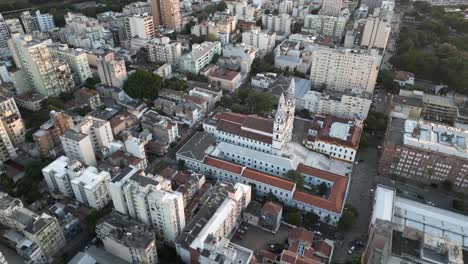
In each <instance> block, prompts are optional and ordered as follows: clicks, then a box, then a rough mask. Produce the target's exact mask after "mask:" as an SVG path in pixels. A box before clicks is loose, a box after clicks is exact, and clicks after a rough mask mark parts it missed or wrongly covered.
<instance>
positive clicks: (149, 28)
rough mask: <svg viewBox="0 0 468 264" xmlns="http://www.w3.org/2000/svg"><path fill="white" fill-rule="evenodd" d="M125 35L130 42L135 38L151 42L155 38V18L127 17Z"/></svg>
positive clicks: (145, 16) (142, 16) (139, 15)
mask: <svg viewBox="0 0 468 264" xmlns="http://www.w3.org/2000/svg"><path fill="white" fill-rule="evenodd" d="M125 33H126V35H127V39H128V40H131V39H134V38H140V39H146V40H149V39H152V38H154V24H153V17H152V16H150V15H148V14H137V15H132V16H126V17H125Z"/></svg>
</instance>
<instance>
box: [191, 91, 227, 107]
mask: <svg viewBox="0 0 468 264" xmlns="http://www.w3.org/2000/svg"><path fill="white" fill-rule="evenodd" d="M189 95H190V96H194V97H198V98H201V99H204V100H205V101H206V102H207V103H208V109H212V108H213V107H214V106H215V104H216V103H217V102H219V101H220V100H221V97H222V96H223V92H222V91H214V90H210V89H204V88H200V87H195V88H193V89H192V90H190V91H189Z"/></svg>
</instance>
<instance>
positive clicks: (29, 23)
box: [20, 11, 39, 34]
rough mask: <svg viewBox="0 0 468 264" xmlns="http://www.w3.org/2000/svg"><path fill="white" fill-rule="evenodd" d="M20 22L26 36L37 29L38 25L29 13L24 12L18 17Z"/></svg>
mask: <svg viewBox="0 0 468 264" xmlns="http://www.w3.org/2000/svg"><path fill="white" fill-rule="evenodd" d="M20 18H21V22H22V23H23V27H24V31H25V32H26V34H31V33H32V32H33V31H36V30H38V29H39V25H38V24H37V20H36V18H35V17H33V16H31V13H30V12H29V11H24V12H22V13H21V15H20Z"/></svg>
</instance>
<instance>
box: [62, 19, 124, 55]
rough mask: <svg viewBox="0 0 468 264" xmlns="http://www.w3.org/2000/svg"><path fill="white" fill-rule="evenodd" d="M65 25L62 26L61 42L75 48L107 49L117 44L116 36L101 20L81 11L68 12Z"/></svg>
mask: <svg viewBox="0 0 468 264" xmlns="http://www.w3.org/2000/svg"><path fill="white" fill-rule="evenodd" d="M65 23H66V25H65V27H62V28H60V39H61V42H63V43H67V44H68V45H71V46H73V47H75V48H85V49H94V48H100V49H106V48H113V47H114V46H115V42H114V36H113V33H112V32H111V31H110V30H106V29H105V28H104V27H103V25H101V24H100V23H99V21H98V20H97V19H95V18H92V17H87V16H84V15H83V14H80V13H70V12H69V13H67V14H66V15H65Z"/></svg>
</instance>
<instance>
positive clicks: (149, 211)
mask: <svg viewBox="0 0 468 264" xmlns="http://www.w3.org/2000/svg"><path fill="white" fill-rule="evenodd" d="M109 191H110V193H111V197H112V202H113V204H114V208H115V210H116V211H118V212H120V213H122V214H125V215H128V216H130V218H133V219H136V220H138V221H140V222H143V223H144V224H146V225H152V226H153V228H154V229H155V230H156V235H157V236H158V237H159V238H160V239H163V240H166V241H168V242H174V240H175V238H176V237H177V236H178V235H179V234H180V232H181V231H182V229H183V228H184V226H185V214H184V205H183V196H182V194H181V193H179V192H174V191H172V190H171V182H170V181H168V180H166V179H164V178H162V177H161V176H158V177H154V176H152V175H145V174H144V172H143V171H141V170H140V169H138V168H135V167H128V168H126V169H124V170H122V172H121V173H120V174H119V175H117V176H116V177H114V178H113V179H112V181H111V183H110V184H109Z"/></svg>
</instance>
